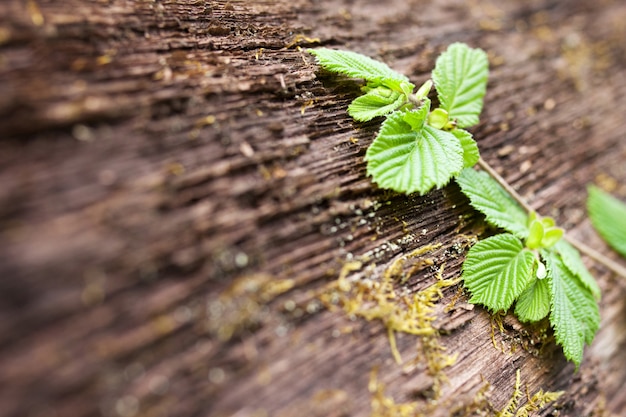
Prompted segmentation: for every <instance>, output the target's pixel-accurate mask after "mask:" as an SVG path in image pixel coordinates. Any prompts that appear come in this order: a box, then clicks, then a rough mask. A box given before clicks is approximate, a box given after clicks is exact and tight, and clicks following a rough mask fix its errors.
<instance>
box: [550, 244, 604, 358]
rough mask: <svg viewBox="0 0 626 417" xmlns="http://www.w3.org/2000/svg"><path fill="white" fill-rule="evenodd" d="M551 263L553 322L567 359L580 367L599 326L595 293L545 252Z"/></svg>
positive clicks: (551, 320) (554, 255)
mask: <svg viewBox="0 0 626 417" xmlns="http://www.w3.org/2000/svg"><path fill="white" fill-rule="evenodd" d="M542 256H543V258H544V259H545V260H546V261H547V263H548V278H547V280H548V283H549V286H550V305H551V313H550V323H551V324H552V327H553V328H554V335H555V337H556V341H557V343H558V344H560V345H561V346H562V347H563V353H564V354H565V357H566V358H567V359H569V360H571V361H572V362H574V363H575V364H576V366H578V365H580V362H581V361H582V357H583V349H584V345H585V343H587V344H591V342H592V341H593V338H594V337H595V334H596V331H597V330H598V328H599V327H600V312H599V310H598V305H597V304H596V302H595V300H594V298H593V295H592V293H591V292H590V291H589V290H588V289H587V288H586V287H585V286H583V285H582V283H581V282H580V280H579V279H578V277H577V276H576V275H574V274H572V272H571V271H570V270H569V269H568V268H567V267H566V266H565V265H564V264H563V261H562V259H561V257H560V256H558V255H557V254H556V253H554V252H552V251H547V250H544V251H542Z"/></svg>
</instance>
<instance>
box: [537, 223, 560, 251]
mask: <svg viewBox="0 0 626 417" xmlns="http://www.w3.org/2000/svg"><path fill="white" fill-rule="evenodd" d="M562 237H563V229H561V228H558V227H552V228H550V229H548V230H546V232H545V233H544V235H543V239H541V246H542V247H543V248H551V247H552V246H554V245H556V243H557V242H558V241H559V240H561V238H562Z"/></svg>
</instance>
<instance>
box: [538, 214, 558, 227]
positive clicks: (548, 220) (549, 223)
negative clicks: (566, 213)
mask: <svg viewBox="0 0 626 417" xmlns="http://www.w3.org/2000/svg"><path fill="white" fill-rule="evenodd" d="M541 224H543V227H545V228H546V229H548V228H550V227H554V225H556V222H555V221H554V219H553V218H552V217H544V218H542V219H541Z"/></svg>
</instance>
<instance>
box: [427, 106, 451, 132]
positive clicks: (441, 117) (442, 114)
mask: <svg viewBox="0 0 626 417" xmlns="http://www.w3.org/2000/svg"><path fill="white" fill-rule="evenodd" d="M447 123H448V112H447V111H445V110H444V109H442V108H436V109H435V110H433V111H431V112H430V114H429V115H428V124H429V125H430V126H432V127H434V128H435V129H442V128H443V127H444V126H445V125H446V124H447Z"/></svg>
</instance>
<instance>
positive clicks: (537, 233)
mask: <svg viewBox="0 0 626 417" xmlns="http://www.w3.org/2000/svg"><path fill="white" fill-rule="evenodd" d="M543 234H544V231H543V225H542V224H541V222H539V221H537V220H533V222H532V223H531V224H530V233H529V234H528V238H527V239H526V247H527V248H528V249H539V248H540V247H541V242H542V239H543Z"/></svg>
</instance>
